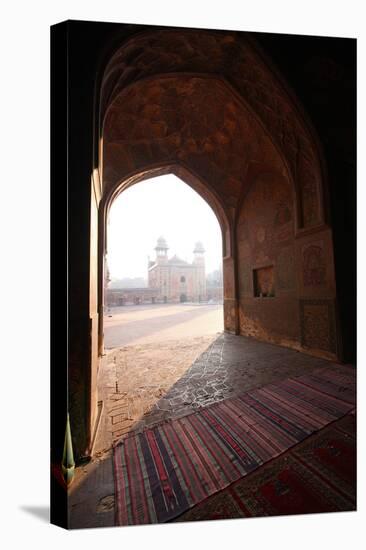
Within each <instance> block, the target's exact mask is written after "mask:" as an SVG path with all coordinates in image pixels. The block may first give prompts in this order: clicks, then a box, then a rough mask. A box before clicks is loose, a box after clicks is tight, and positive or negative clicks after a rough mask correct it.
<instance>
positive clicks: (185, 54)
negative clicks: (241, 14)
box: [100, 29, 322, 226]
mask: <svg viewBox="0 0 366 550" xmlns="http://www.w3.org/2000/svg"><path fill="white" fill-rule="evenodd" d="M243 36H245V35H243V33H232V32H224V31H218V32H215V31H201V30H200V31H196V30H184V29H181V30H169V29H166V30H165V29H164V30H157V31H149V32H146V33H142V34H138V35H135V36H134V37H132V38H131V39H129V40H128V41H127V42H126V43H125V44H124V45H122V46H121V48H119V50H118V51H116V52H115V54H114V55H113V56H112V58H111V60H110V62H109V63H108V65H107V67H106V70H105V73H104V78H103V82H102V87H101V96H100V119H101V127H103V138H104V142H105V143H104V148H105V151H104V152H105V155H106V156H105V157H104V166H106V171H105V173H104V176H105V182H106V184H107V185H111V184H112V183H111V182H112V179H113V178H114V177H116V175H112V173H111V170H112V165H109V166H107V164H108V163H107V162H106V161H107V160H111V159H116V157H117V156H118V154H117V150H119V151H120V152H121V154H122V151H123V155H124V156H127V157H129V156H130V152H129V147H130V146H128V144H127V135H128V133H127V130H129V131H130V138H131V139H132V141H133V140H134V144H133V146H132V145H131V146H132V148H135V156H137V157H139V155H140V157H141V155H142V153H141V148H142V143H141V142H140V153H139V152H138V149H139V146H138V144H137V141H136V140H137V139H138V136H139V135H140V139H141V132H142V131H143V130H142V127H143V126H144V128H145V130H146V133H145V134H144V135H145V138H146V136H147V135H148V134H147V130H149V131H150V130H151V128H152V127H153V130H154V131H153V134H152V135H154V136H155V137H156V138H157V139H159V140H161V142H160V143H161V144H162V142H164V141H165V142H166V146H165V147H166V148H167V151H166V153H167V155H168V156H169V155H171V154H172V144H171V143H170V142H173V141H174V139H175V140H179V138H178V135H177V131H173V130H172V116H173V115H172V111H173V108H171V112H170V114H169V102H170V105H173V104H174V99H173V96H174V92H173V89H174V88H175V89H176V98H178V97H180V98H181V100H182V106H181V107H179V105H178V104H177V102H176V103H175V105H174V109H175V110H176V119H175V120H176V122H175V125H176V129H177V128H178V127H179V125H182V126H181V127H182V128H184V129H185V132H183V133H184V136H185V137H184V136H182V138H183V140H184V141H185V143H186V147H187V146H188V147H189V146H191V148H192V149H194V148H196V149H195V151H196V152H195V154H196V155H201V156H202V155H203V154H204V151H205V152H206V154H207V155H209V154H210V151H208V149H209V148H210V147H211V146H212V140H213V139H214V138H213V134H215V136H216V137H215V139H216V140H218V141H217V147H216V152H215V156H216V158H217V161H219V160H220V159H221V157H224V156H225V155H224V152H223V151H224V150H226V151H227V149H228V143H224V141H225V139H228V132H229V126H230V122H229V120H230V115H229V113H230V109H231V110H232V115H231V120H232V121H233V120H234V119H235V120H236V121H237V122H236V124H233V122H232V123H231V124H232V127H231V130H230V131H231V132H232V134H230V135H231V139H230V145H231V146H232V148H233V149H232V152H231V153H230V154H229V152H228V151H227V154H226V157H225V160H224V159H223V158H222V159H221V160H222V163H221V168H222V170H223V169H224V165H225V163H226V165H227V164H230V162H231V161H232V160H233V156H234V157H235V158H237V157H238V155H239V152H238V150H239V148H240V151H241V155H242V156H243V159H242V160H241V162H240V163H239V162H238V161H235V162H234V170H233V175H232V177H233V178H234V179H235V180H237V179H239V181H240V184H241V183H242V181H243V177H244V171H243V170H244V169H245V162H244V158H245V160H246V161H248V159H249V160H252V159H251V158H250V156H251V155H252V151H253V150H254V149H255V147H254V145H253V143H252V141H253V139H254V138H253V136H254V135H255V136H256V139H257V140H262V141H266V140H269V141H271V142H272V146H273V151H272V153H273V156H275V153H274V150H275V149H277V151H279V152H280V153H281V155H282V157H283V159H285V163H286V164H287V166H288V168H289V172H290V175H291V177H292V179H293V181H294V183H295V186H296V188H297V189H298V191H299V193H298V195H299V201H300V203H301V209H302V222H303V223H302V225H304V226H312V225H315V224H317V223H319V222H320V218H321V201H320V196H321V194H320V190H321V183H322V172H321V163H320V158H319V154H318V150H317V145H316V142H315V141H314V138H313V135H312V131H311V129H310V127H309V125H308V124H307V122H306V121H305V119H304V117H303V115H302V114H301V112H300V110H299V107H298V105H297V104H296V102H295V100H294V99H293V97H292V96H291V94H290V93H289V92H288V91H287V90H286V89H285V86H284V85H283V83H282V82H281V80H280V78H279V77H278V75H276V74H275V72H274V71H273V70H272V69H271V68H270V67H269V65H268V63H267V61H265V60H264V59H263V57H262V55H261V54H259V53H258V51H256V49H255V47H253V45H252V43H251V42H249V41H248V40H246V39H245V38H243ZM188 75H189V78H190V79H191V80H192V78H193V76H194V75H196V76H195V79H194V83H193V84H192V82H191V84H188ZM168 76H169V78H168ZM204 76H206V77H211V80H210V84H209V86H207V79H206V81H205V82H206V92H204V93H203V92H202V89H203V87H202V86H201V82H202V80H203V77H204ZM164 77H165V78H164ZM174 79H175V81H174ZM154 80H155V82H156V86H155V92H154V91H153V90H154V86H153V85H152V84H151V82H152V81H154ZM164 80H165V84H164V85H163V81H164ZM178 80H179V81H180V85H179V86H178ZM219 80H221V84H218V81H219ZM222 81H225V82H226V83H228V84H229V86H228V87H227V89H226V93H225V92H224V91H223V86H224V84H223V82H222ZM158 82H159V85H158V84H157V83H158ZM158 88H159V91H158ZM200 89H201V92H200V91H199V90H200ZM168 90H170V92H169V91H168ZM178 90H180V91H181V92H182V91H183V90H186V91H187V93H188V92H189V94H190V95H188V96H187V98H186V100H183V99H184V98H183V97H182V94H181V93H180V92H179V91H178ZM228 90H233V92H232V93H231V94H230V93H229V91H228ZM134 93H135V97H134V98H133V94H134ZM144 93H145V94H149V98H150V100H151V98H152V99H154V93H155V94H157V95H156V97H158V95H159V94H160V99H162V98H164V101H165V102H167V103H164V106H163V105H161V110H160V111H159V113H158V111H157V104H156V102H155V107H153V105H154V101H152V103H150V107H149V105H147V102H144V101H143V98H141V94H144ZM169 94H170V99H167V98H168V96H169ZM215 94H216V96H215ZM235 94H238V96H239V97H240V98H241V99H242V101H243V104H244V105H246V106H247V109H244V108H243V107H242V108H241V111H240V109H239V107H238V104H237V103H235V99H234V96H235ZM138 96H140V100H139V99H138ZM198 96H200V98H201V99H200V101H198V102H195V104H194V105H193V103H192V101H190V99H192V98H193V97H194V98H195V100H197V99H198ZM224 96H225V97H224ZM229 96H231V97H229ZM206 97H207V100H206V99H205V98H206ZM215 97H216V100H215V101H216V107H214V104H213V103H214V98H215ZM206 102H207V105H210V110H209V109H208V108H205V105H206ZM219 102H221V103H219ZM142 103H145V104H144V105H142ZM127 105H128V106H129V107H128V108H127ZM218 105H225V107H223V108H218ZM117 107H118V109H117ZM129 109H130V116H129V115H128V110H129ZM133 109H135V111H133ZM136 109H138V110H139V109H142V111H141V113H138V111H137V110H136ZM154 109H155V111H154ZM187 109H188V110H189V111H190V113H189V112H187ZM117 110H120V115H118V114H117ZM123 111H124V115H123V114H122V112H123ZM239 111H240V113H239ZM133 112H135V118H134V117H133V116H132V115H133ZM162 113H164V114H163V116H162ZM203 113H205V115H204V116H201V115H203ZM210 113H211V114H210ZM213 113H215V115H214V116H212V114H213ZM234 113H235V116H234ZM138 114H142V118H141V121H138V120H137V119H138V117H137V115H138ZM188 115H189V116H191V117H192V121H191V122H190V123H189V121H188V119H189V116H188ZM199 115H200V116H199ZM237 115H238V117H239V118H237ZM239 115H240V116H239ZM159 116H160V117H162V118H160V120H159ZM220 117H221V118H220ZM223 119H224V121H223ZM239 119H240V122H239ZM117 120H118V121H119V122H118V124H121V126H120V129H119V130H118V129H117V122H116V121H117ZM183 120H184V122H182V121H183ZM127 121H129V124H130V126H129V128H128V122H127ZM194 121H195V122H194ZM248 123H250V128H251V131H250V128H248ZM188 126H190V132H189V131H188V129H187V128H188ZM203 126H204V127H205V130H203ZM260 126H261V127H262V130H261V132H259V131H258V128H259V127H260ZM213 127H215V130H214V129H213ZM253 127H255V132H253ZM194 128H195V129H196V131H197V133H196V131H194V132H193V129H194ZM223 128H224V129H225V131H224V132H223V135H222V140H223V141H222V142H220V141H219V140H220V137H219V133H220V129H221V130H222V129H223ZM263 129H264V130H265V131H264V130H263ZM238 130H240V132H242V131H245V132H247V133H248V135H250V137H251V139H249V140H248V139H247V137H246V136H243V135H242V137H238V139H236V138H235V139H234V136H236V135H237V131H238ZM189 133H191V138H192V139H194V141H195V144H193V142H191V143H190V145H189V136H188V134H189ZM229 133H230V132H229ZM193 134H194V135H195V136H196V138H193V137H192V136H193ZM209 134H210V135H211V138H209ZM168 135H169V138H168ZM133 136H134V137H133ZM225 136H226V137H225ZM268 136H270V137H268ZM132 141H131V144H132ZM168 142H169V144H170V145H169V146H168V145H167V144H168ZM244 145H245V147H244V148H243V146H244ZM149 147H150V149H151V150H154V148H155V145H154V143H153V141H151V143H150V146H149ZM205 147H206V150H205ZM176 148H177V149H178V148H179V144H178V141H177V145H176ZM265 151H268V144H266V147H265V148H264V149H263V151H262V157H263V156H265V155H266V153H265ZM192 153H193V151H192ZM211 154H213V151H211ZM123 155H122V156H123ZM126 160H127V159H126ZM140 160H142V159H140ZM224 172H225V171H224ZM239 172H240V177H239ZM225 174H227V172H225ZM218 177H219V178H222V171H221V170H218ZM221 181H222V179H221ZM226 184H227V185H229V187H230V184H229V183H227V182H226ZM231 185H232V188H233V189H230V193H229V195H230V197H231V198H230V199H229V200H230V201H231V202H233V201H234V199H233V197H234V196H236V191H235V192H232V191H233V190H234V188H235V187H236V186H237V185H238V183H237V182H236V183H232V184H231ZM309 197H311V200H309ZM314 197H316V199H317V200H316V201H315V203H314ZM314 204H316V207H315V208H314Z"/></svg>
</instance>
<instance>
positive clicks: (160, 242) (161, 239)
mask: <svg viewBox="0 0 366 550" xmlns="http://www.w3.org/2000/svg"><path fill="white" fill-rule="evenodd" d="M157 248H163V249H165V250H168V248H169V247H168V244H167V242H166V240H165V239H164V237H159V238H158V241H157V243H156V247H155V250H156V249H157Z"/></svg>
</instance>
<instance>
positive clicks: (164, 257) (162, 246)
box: [155, 237, 169, 265]
mask: <svg viewBox="0 0 366 550" xmlns="http://www.w3.org/2000/svg"><path fill="white" fill-rule="evenodd" d="M168 250H169V247H168V245H167V242H166V240H165V239H164V237H159V238H158V242H157V243H156V247H155V252H156V263H157V264H158V265H165V264H166V263H167V262H168Z"/></svg>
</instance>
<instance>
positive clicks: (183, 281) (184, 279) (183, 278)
mask: <svg viewBox="0 0 366 550" xmlns="http://www.w3.org/2000/svg"><path fill="white" fill-rule="evenodd" d="M180 282H181V283H185V282H186V278H185V277H183V275H182V277H181V278H180Z"/></svg>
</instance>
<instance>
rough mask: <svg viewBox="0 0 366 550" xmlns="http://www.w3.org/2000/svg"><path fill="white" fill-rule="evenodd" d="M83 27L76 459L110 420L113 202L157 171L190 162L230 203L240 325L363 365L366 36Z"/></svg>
mask: <svg viewBox="0 0 366 550" xmlns="http://www.w3.org/2000/svg"><path fill="white" fill-rule="evenodd" d="M68 25H69V39H70V57H69V70H70V78H71V80H72V82H73V83H74V86H73V87H72V89H71V90H70V97H69V100H70V102H69V108H70V111H69V115H70V128H69V131H70V140H69V174H68V176H69V204H68V207H69V224H70V226H69V233H70V234H72V235H73V239H72V240H70V243H69V287H68V288H69V312H68V315H69V319H68V320H69V335H70V339H69V348H68V354H69V355H68V364H69V403H70V415H71V426H72V434H73V443H74V446H75V454H76V456H77V457H81V456H83V455H88V454H89V453H90V448H91V441H92V439H93V430H94V428H95V423H96V418H97V409H96V404H97V399H98V396H97V393H96V378H97V372H98V361H99V359H98V352H100V346H98V333H99V315H100V314H101V312H100V304H101V303H102V301H101V297H100V292H101V290H100V289H101V285H100V281H101V277H102V275H103V273H102V271H103V266H102V262H100V261H99V263H98V257H99V259H100V258H102V257H103V253H104V243H103V235H104V234H103V230H102V229H101V227H102V226H103V220H104V214H103V212H102V210H103V209H105V208H106V204H107V200H108V197H110V196H111V195H112V194H113V192H114V191H115V190H116V189H117V187H118V186H120V184H121V182H122V181H126V180H127V179H128V178H131V177H134V175H136V174H141V173H144V171H146V173H149V172H151V170H154V169H156V170H163V169H164V167H169V171H171V166H175V167H176V169H177V170H179V169H183V170H186V171H187V172H189V173H190V174H192V175H193V177H194V178H196V179H197V180H199V181H201V182H203V184H204V185H206V186H207V189H208V193H209V196H211V197H215V201H217V203H218V205H219V207H220V208H221V209H222V211H223V212H225V215H226V216H227V219H228V220H229V222H228V226H229V228H228V233H229V235H228V238H227V251H226V256H225V257H224V281H225V328H226V330H228V331H231V332H233V333H236V334H244V335H250V336H254V337H255V338H259V339H262V340H265V341H267V342H272V343H277V344H281V345H285V346H289V347H292V348H295V349H299V350H303V351H306V352H307V353H312V354H314V355H318V356H319V355H320V356H322V357H326V358H330V359H336V360H341V361H354V360H355V354H356V348H355V334H356V330H355V312H356V305H355V304H356V300H355V295H356V294H355V293H356V289H355V265H356V261H355V260H356V252H355V242H356V240H355V227H356V211H355V189H356V185H355V173H356V164H355V41H352V40H347V39H330V38H314V37H298V36H280V35H270V34H260V33H231V32H224V31H218V32H211V31H189V30H188V31H185V30H184V29H159V28H154V27H145V26H135V25H119V24H99V23H98V24H94V23H82V22H69V24H68ZM96 25H97V26H96ZM280 74H281V76H280ZM96 75H98V78H97V80H95V76H96ZM297 98H298V99H297ZM345 106H346V107H345ZM167 169H168V168H167ZM91 175H92V176H93V177H92V187H91V184H90V178H91ZM61 176H62V174H61V173H60V174H59V176H58V177H60V178H61ZM99 337H100V334H99ZM59 433H62V429H61V430H60V431H59ZM61 447H62V443H61V442H57V441H55V442H54V445H53V449H54V452H56V454H57V452H59V449H60V448H61Z"/></svg>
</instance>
